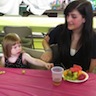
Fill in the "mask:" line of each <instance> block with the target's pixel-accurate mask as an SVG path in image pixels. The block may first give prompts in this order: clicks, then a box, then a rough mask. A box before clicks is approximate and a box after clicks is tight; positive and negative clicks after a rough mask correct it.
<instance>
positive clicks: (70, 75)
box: [63, 64, 86, 80]
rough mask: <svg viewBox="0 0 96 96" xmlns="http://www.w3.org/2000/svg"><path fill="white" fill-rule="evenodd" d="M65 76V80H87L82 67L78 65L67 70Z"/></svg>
mask: <svg viewBox="0 0 96 96" xmlns="http://www.w3.org/2000/svg"><path fill="white" fill-rule="evenodd" d="M63 75H64V80H84V79H85V78H86V75H85V74H84V72H83V71H82V67H81V66H79V65H76V64H74V65H73V67H71V68H69V69H67V70H65V71H64V73H63Z"/></svg>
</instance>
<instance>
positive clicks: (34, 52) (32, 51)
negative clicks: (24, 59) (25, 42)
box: [23, 47, 46, 70]
mask: <svg viewBox="0 0 96 96" xmlns="http://www.w3.org/2000/svg"><path fill="white" fill-rule="evenodd" d="M23 50H24V51H25V52H27V53H28V54H30V55H31V56H32V57H34V58H38V59H40V57H41V55H42V54H43V51H38V50H35V49H31V48H26V47H23ZM30 68H31V69H41V70H46V68H45V67H42V66H37V65H33V64H30Z"/></svg>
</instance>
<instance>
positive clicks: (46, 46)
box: [41, 35, 52, 62]
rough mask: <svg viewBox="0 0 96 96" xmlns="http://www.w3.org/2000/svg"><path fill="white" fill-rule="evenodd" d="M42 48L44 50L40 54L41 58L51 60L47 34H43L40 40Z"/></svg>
mask: <svg viewBox="0 0 96 96" xmlns="http://www.w3.org/2000/svg"><path fill="white" fill-rule="evenodd" d="M42 45H43V48H44V50H45V52H44V53H43V54H42V56H41V59H42V60H43V61H45V62H51V60H52V50H51V48H50V45H49V36H48V35H47V36H45V38H44V39H43V41H42Z"/></svg>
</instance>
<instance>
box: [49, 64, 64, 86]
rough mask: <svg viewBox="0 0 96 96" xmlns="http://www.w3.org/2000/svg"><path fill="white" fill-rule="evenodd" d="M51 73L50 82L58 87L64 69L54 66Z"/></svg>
mask: <svg viewBox="0 0 96 96" xmlns="http://www.w3.org/2000/svg"><path fill="white" fill-rule="evenodd" d="M51 71H52V80H53V84H54V85H60V83H61V81H62V74H63V71H64V69H63V68H62V67H60V66H54V67H52V68H51Z"/></svg>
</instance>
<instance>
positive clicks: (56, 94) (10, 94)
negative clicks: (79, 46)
mask: <svg viewBox="0 0 96 96" xmlns="http://www.w3.org/2000/svg"><path fill="white" fill-rule="evenodd" d="M2 71H4V72H5V73H4V74H1V72H2ZM22 71H23V73H22ZM88 75H89V79H88V80H87V81H85V82H83V83H71V82H68V81H64V80H62V83H61V85H59V86H55V85H53V82H52V77H51V71H50V70H33V69H19V68H0V96H96V74H93V73H89V74H88Z"/></svg>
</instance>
